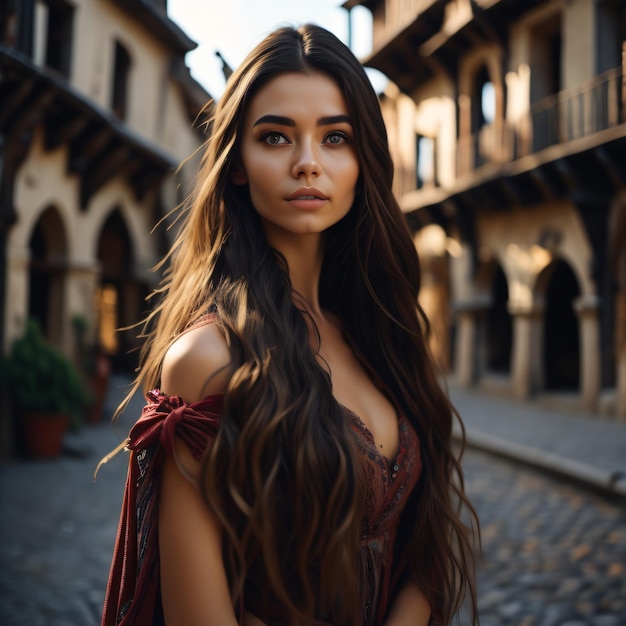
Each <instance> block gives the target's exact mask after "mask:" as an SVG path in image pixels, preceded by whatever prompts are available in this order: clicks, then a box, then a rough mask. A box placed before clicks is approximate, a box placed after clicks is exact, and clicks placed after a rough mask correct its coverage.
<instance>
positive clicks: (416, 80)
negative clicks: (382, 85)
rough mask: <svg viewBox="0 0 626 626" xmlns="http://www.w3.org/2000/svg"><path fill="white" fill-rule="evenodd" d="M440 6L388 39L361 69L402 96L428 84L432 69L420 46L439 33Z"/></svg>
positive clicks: (423, 14) (441, 8)
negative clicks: (390, 83) (391, 84)
mask: <svg viewBox="0 0 626 626" xmlns="http://www.w3.org/2000/svg"><path fill="white" fill-rule="evenodd" d="M444 6H445V5H444V4H443V3H441V2H434V3H432V4H431V5H430V6H429V7H428V8H426V9H425V10H424V11H423V12H422V13H420V14H419V15H418V16H417V17H416V18H415V19H414V20H413V21H412V22H411V23H410V24H408V25H407V26H405V28H403V29H402V30H401V31H400V32H398V33H397V34H396V35H394V36H393V37H391V38H390V39H389V40H388V41H386V42H385V43H384V44H383V45H382V46H381V47H379V48H378V49H376V50H374V51H373V52H372V54H371V55H370V56H369V57H366V58H365V59H363V60H362V63H363V65H365V66H367V67H372V68H374V69H377V70H379V71H380V72H382V73H383V74H385V76H387V78H389V79H390V80H392V81H393V82H394V83H396V84H397V85H398V87H399V88H400V89H401V90H402V91H404V92H405V93H411V92H412V91H413V90H414V89H415V88H416V87H417V86H418V85H420V84H422V83H424V82H425V81H427V80H430V79H431V78H432V77H433V76H434V74H435V71H436V68H434V67H433V66H432V64H430V63H428V62H426V63H425V62H424V59H423V58H422V56H421V55H420V53H419V48H420V46H421V45H422V44H423V43H424V42H425V41H428V40H429V39H430V38H431V37H433V36H434V35H435V34H436V33H438V32H439V30H440V28H441V24H442V22H443V17H444Z"/></svg>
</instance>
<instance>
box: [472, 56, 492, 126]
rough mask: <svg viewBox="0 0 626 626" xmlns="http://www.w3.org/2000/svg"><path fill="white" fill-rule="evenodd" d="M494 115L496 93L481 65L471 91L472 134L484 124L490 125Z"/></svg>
mask: <svg viewBox="0 0 626 626" xmlns="http://www.w3.org/2000/svg"><path fill="white" fill-rule="evenodd" d="M495 113H496V92H495V89H494V87H493V83H492V82H491V80H490V78H489V72H488V71H487V68H486V67H485V66H484V65H483V66H482V67H481V68H480V70H479V71H478V72H477V73H476V77H475V78H474V88H473V91H472V133H476V132H478V131H479V130H480V129H481V128H482V127H483V126H485V125H486V124H491V123H492V122H493V120H494V118H495Z"/></svg>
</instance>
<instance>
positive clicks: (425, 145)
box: [416, 135, 436, 189]
mask: <svg viewBox="0 0 626 626" xmlns="http://www.w3.org/2000/svg"><path fill="white" fill-rule="evenodd" d="M416 144H417V145H416V149H417V188H418V189H420V188H421V187H424V186H427V185H435V184H436V171H435V170H436V159H435V145H436V144H435V139H434V138H433V137H427V136H425V135H417V141H416Z"/></svg>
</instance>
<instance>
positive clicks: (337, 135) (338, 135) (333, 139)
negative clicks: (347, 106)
mask: <svg viewBox="0 0 626 626" xmlns="http://www.w3.org/2000/svg"><path fill="white" fill-rule="evenodd" d="M347 141H348V135H347V134H346V133H342V132H340V131H333V132H332V133H328V135H326V138H325V139H324V142H325V143H329V144H331V145H334V146H336V145H339V144H342V143H344V142H347Z"/></svg>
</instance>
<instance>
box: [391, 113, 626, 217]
mask: <svg viewBox="0 0 626 626" xmlns="http://www.w3.org/2000/svg"><path fill="white" fill-rule="evenodd" d="M625 189H626V123H622V124H619V125H618V126H615V127H613V128H608V129H606V130H603V131H600V132H597V133H595V134H593V135H590V136H587V137H582V138H580V139H575V140H573V141H570V142H568V143H565V144H557V145H554V146H550V147H548V148H544V149H543V150H541V151H540V152H535V153H533V154H529V155H528V156H525V157H522V158H520V159H517V160H515V161H510V162H508V163H505V164H495V163H494V164H487V165H484V166H482V167H480V168H478V169H476V170H473V171H472V172H471V173H469V174H467V175H466V176H464V177H462V178H459V179H457V180H456V181H455V183H454V184H453V185H451V186H449V187H429V188H426V189H416V190H414V191H410V192H408V193H406V194H405V195H404V196H402V197H401V198H400V206H401V208H402V210H403V211H404V212H405V213H411V212H415V211H419V210H432V209H437V208H438V207H439V208H441V207H442V206H443V205H450V203H452V204H455V203H459V205H463V206H468V207H472V208H473V209H486V210H490V211H505V210H508V209H511V208H515V207H522V206H526V205H530V204H537V203H540V202H545V201H553V200H555V199H566V198H568V197H570V196H571V195H572V194H579V193H585V194H589V195H597V196H611V195H614V194H615V193H617V192H618V191H621V190H625Z"/></svg>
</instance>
